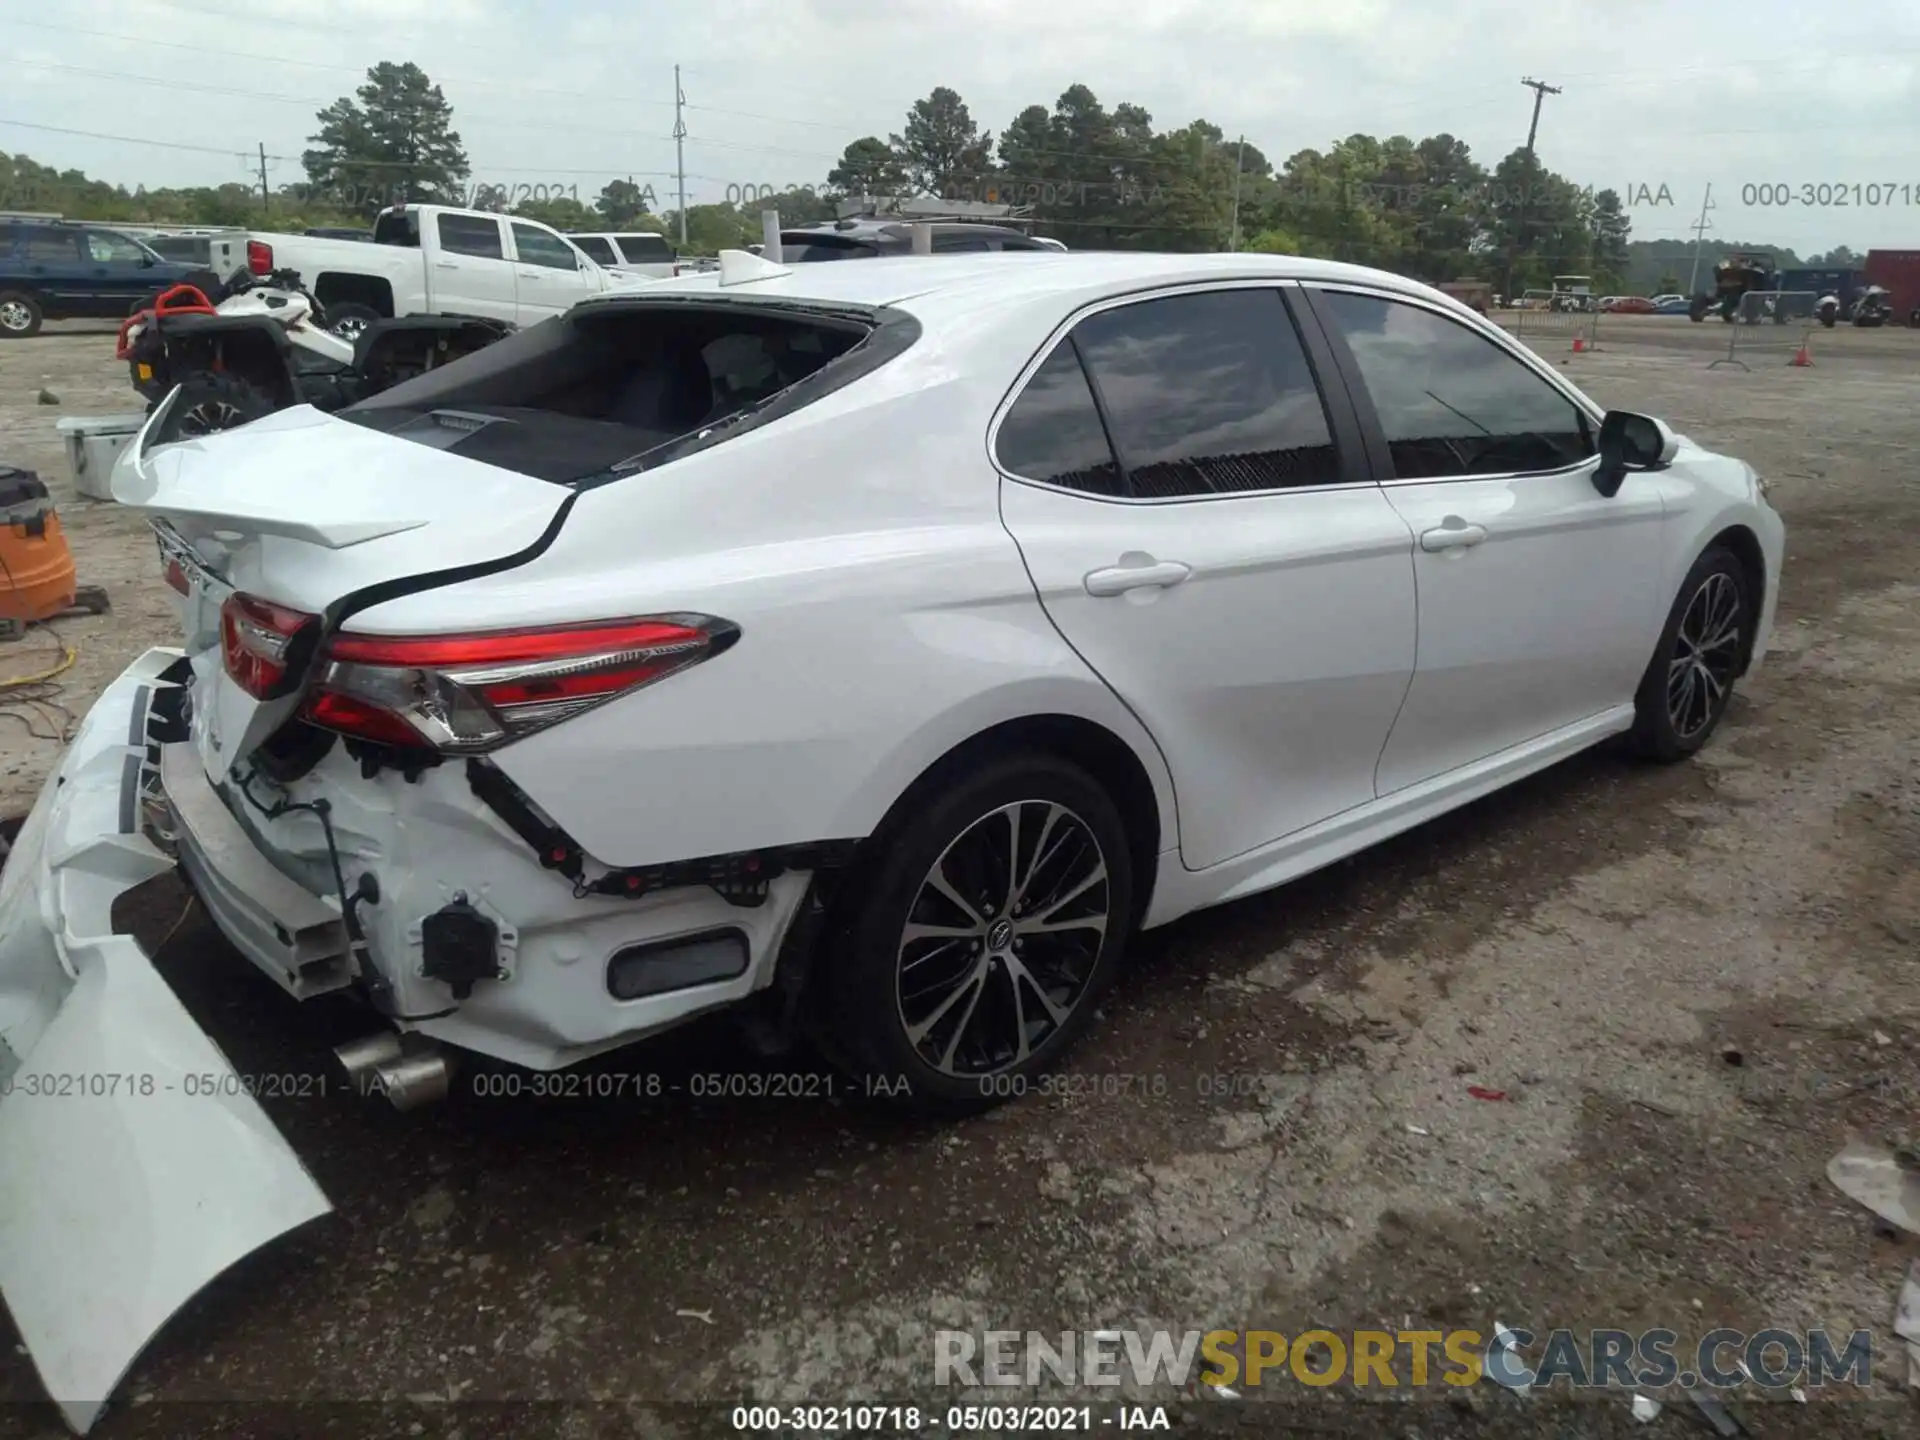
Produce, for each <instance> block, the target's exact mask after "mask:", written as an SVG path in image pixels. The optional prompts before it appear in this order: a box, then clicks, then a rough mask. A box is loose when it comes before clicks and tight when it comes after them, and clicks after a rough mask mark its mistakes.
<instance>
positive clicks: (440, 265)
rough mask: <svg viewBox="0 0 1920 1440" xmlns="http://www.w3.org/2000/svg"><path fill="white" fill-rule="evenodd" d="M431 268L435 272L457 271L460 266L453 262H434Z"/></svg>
mask: <svg viewBox="0 0 1920 1440" xmlns="http://www.w3.org/2000/svg"><path fill="white" fill-rule="evenodd" d="M433 267H434V269H436V270H458V269H459V268H460V265H459V262H458V261H455V260H436V261H434V262H433Z"/></svg>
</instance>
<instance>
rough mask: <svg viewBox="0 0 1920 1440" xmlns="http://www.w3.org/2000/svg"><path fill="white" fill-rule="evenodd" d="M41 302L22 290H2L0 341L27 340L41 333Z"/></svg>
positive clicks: (0, 298)
mask: <svg viewBox="0 0 1920 1440" xmlns="http://www.w3.org/2000/svg"><path fill="white" fill-rule="evenodd" d="M41 319H42V315H41V310H40V302H39V301H38V300H36V299H34V298H33V296H31V295H28V294H26V293H25V292H24V291H20V290H0V340H27V339H31V338H32V337H33V336H35V335H38V334H39V333H40V321H41Z"/></svg>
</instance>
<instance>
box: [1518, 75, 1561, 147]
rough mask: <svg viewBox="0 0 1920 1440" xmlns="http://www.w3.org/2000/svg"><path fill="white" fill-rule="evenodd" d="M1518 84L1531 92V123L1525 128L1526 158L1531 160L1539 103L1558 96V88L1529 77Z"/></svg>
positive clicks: (1537, 122)
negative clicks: (1552, 96)
mask: <svg viewBox="0 0 1920 1440" xmlns="http://www.w3.org/2000/svg"><path fill="white" fill-rule="evenodd" d="M1520 83H1521V84H1522V85H1525V86H1526V87H1527V88H1528V89H1529V90H1531V91H1533V123H1532V124H1531V125H1529V126H1527V158H1528V159H1532V158H1533V141H1534V137H1535V136H1536V135H1538V134H1539V133H1540V102H1541V101H1542V100H1544V99H1546V98H1547V96H1549V95H1558V94H1559V93H1560V87H1559V86H1558V85H1549V84H1547V83H1546V82H1545V81H1543V80H1536V79H1534V78H1533V77H1532V76H1531V75H1529V76H1528V77H1527V78H1526V79H1524V80H1522V81H1521V82H1520Z"/></svg>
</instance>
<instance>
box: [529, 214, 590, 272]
mask: <svg viewBox="0 0 1920 1440" xmlns="http://www.w3.org/2000/svg"><path fill="white" fill-rule="evenodd" d="M513 252H514V254H515V255H517V256H519V258H520V263H521V264H522V265H541V266H544V267H545V268H547V269H548V270H578V269H579V268H580V261H579V259H578V258H577V257H576V256H575V255H574V253H573V247H572V246H571V245H569V244H567V242H566V241H564V240H562V239H561V238H560V237H559V236H558V235H555V234H553V233H552V232H551V231H548V230H542V229H541V228H540V227H539V226H538V225H522V224H521V223H520V222H519V221H517V220H516V221H515V222H514V225H513Z"/></svg>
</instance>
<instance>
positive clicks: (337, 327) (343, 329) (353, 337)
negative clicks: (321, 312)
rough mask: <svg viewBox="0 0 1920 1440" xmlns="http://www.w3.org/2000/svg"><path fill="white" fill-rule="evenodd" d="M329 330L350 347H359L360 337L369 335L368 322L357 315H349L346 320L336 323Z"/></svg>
mask: <svg viewBox="0 0 1920 1440" xmlns="http://www.w3.org/2000/svg"><path fill="white" fill-rule="evenodd" d="M327 328H328V329H329V330H331V331H333V333H334V334H335V335H337V336H339V338H340V339H342V340H345V341H346V342H347V343H348V344H349V345H358V344H359V343H360V337H361V336H362V335H364V334H366V333H367V322H366V321H364V320H362V319H361V318H360V317H359V316H357V315H349V316H348V317H347V318H346V319H345V320H340V321H336V322H335V323H334V324H332V325H329V326H328V327H327Z"/></svg>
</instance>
